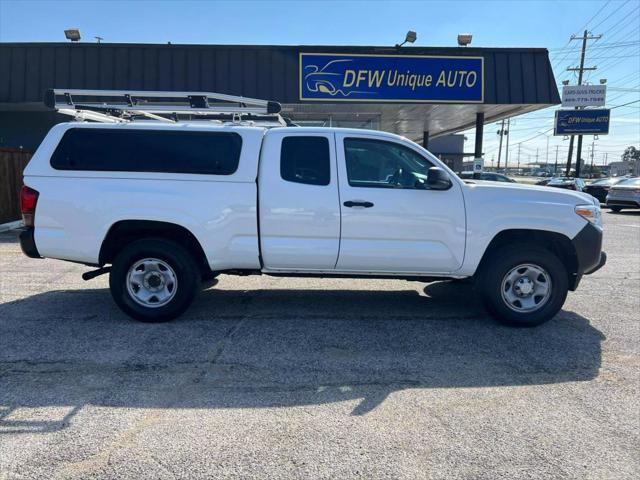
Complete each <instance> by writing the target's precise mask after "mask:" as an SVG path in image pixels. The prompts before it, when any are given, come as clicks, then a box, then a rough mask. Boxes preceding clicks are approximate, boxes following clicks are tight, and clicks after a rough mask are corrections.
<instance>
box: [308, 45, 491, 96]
mask: <svg viewBox="0 0 640 480" xmlns="http://www.w3.org/2000/svg"><path fill="white" fill-rule="evenodd" d="M300 100H316V101H331V102H335V101H349V102H369V103H376V102H407V103H422V102H430V103H447V102H449V103H482V102H483V101H484V62H483V58H482V57H457V56H455V57H434V56H423V55H421V56H416V55H356V54H353V55H349V54H325V53H301V54H300Z"/></svg>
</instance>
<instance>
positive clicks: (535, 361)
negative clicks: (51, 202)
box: [0, 212, 640, 480]
mask: <svg viewBox="0 0 640 480" xmlns="http://www.w3.org/2000/svg"><path fill="white" fill-rule="evenodd" d="M604 221H605V249H606V251H607V253H608V256H609V259H608V263H607V265H606V266H605V267H604V268H603V269H602V270H600V271H599V272H597V273H595V274H594V275H591V276H587V277H585V278H584V280H583V282H582V284H581V286H580V288H579V290H578V291H576V292H573V293H570V294H569V297H568V299H567V302H566V304H565V307H564V309H563V310H562V311H561V313H559V314H558V315H557V316H556V317H555V318H554V319H553V320H552V321H550V322H549V323H547V324H545V325H543V326H541V327H538V328H534V329H524V330H519V329H511V328H508V327H504V326H501V325H499V324H497V323H496V322H495V321H494V320H493V319H492V318H491V317H489V316H488V315H487V314H486V312H485V311H484V309H483V308H482V305H481V304H480V302H479V301H478V299H477V298H476V296H475V294H474V292H473V290H472V288H471V287H470V286H469V285H466V284H463V283H458V282H437V283H431V284H423V283H419V282H407V281H403V280H349V279H335V280H320V279H299V278H298V279H287V278H270V277H232V276H221V277H220V279H219V281H218V282H217V284H216V285H214V286H213V288H210V289H208V290H206V291H203V292H202V293H201V294H200V295H199V297H198V298H197V300H196V302H195V303H194V305H193V306H192V308H191V309H190V310H189V311H188V312H187V314H185V315H184V316H183V317H182V318H180V319H179V320H177V321H175V322H172V323H167V324H159V325H150V324H141V323H136V322H134V321H132V320H130V319H129V318H128V317H126V316H125V315H123V314H122V313H121V312H120V311H119V310H118V309H117V307H116V306H115V305H114V303H113V302H112V300H111V297H110V295H109V291H108V289H107V277H106V276H102V277H98V278H96V279H94V280H92V281H90V282H84V281H83V280H82V279H81V278H80V275H81V273H83V272H84V271H86V270H87V267H83V266H81V265H75V264H72V263H67V262H61V261H54V260H34V259H29V258H26V257H24V256H23V255H22V254H21V253H20V249H19V245H18V243H17V242H16V239H15V235H14V234H12V233H3V234H0V479H2V480H5V479H14V478H15V479H21V478H48V479H55V478H64V479H67V478H78V479H88V478H157V479H164V478H167V479H172V478H185V479H186V478H189V479H191V478H225V477H228V478H238V477H244V478H247V477H257V478H270V479H277V478H314V479H315V478H367V479H376V478H433V479H436V478H437V479H471V478H474V479H475V478H487V479H500V478H505V479H516V478H527V479H532V478H541V479H542V478H545V479H546V478H575V479H609V478H611V479H625V478H629V479H631V478H637V475H638V472H639V471H640V454H639V452H640V433H639V432H640V395H639V387H640V354H639V350H640V348H639V347H640V341H639V340H640V328H639V326H638V321H639V320H640V313H639V312H640V296H639V292H640V214H639V213H637V212H628V213H627V212H623V213H622V214H612V213H608V212H605V213H604Z"/></svg>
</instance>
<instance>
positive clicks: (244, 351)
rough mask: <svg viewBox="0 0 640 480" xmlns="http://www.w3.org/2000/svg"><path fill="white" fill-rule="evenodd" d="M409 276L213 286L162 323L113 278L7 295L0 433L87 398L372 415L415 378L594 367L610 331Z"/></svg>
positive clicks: (563, 376)
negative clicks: (396, 282) (107, 285)
mask: <svg viewBox="0 0 640 480" xmlns="http://www.w3.org/2000/svg"><path fill="white" fill-rule="evenodd" d="M407 285H409V287H408V289H407V290H396V291H375V292H374V291H368V290H318V289H316V290H302V289H281V290H278V289H274V288H271V287H270V288H269V289H254V290H225V289H212V290H208V291H205V292H202V294H201V295H200V297H199V299H197V300H196V302H195V303H194V305H193V307H192V308H191V310H189V311H188V312H187V313H186V314H185V315H184V316H183V317H182V318H181V319H179V320H177V321H175V322H172V323H165V324H141V323H137V322H133V321H131V320H129V319H128V318H127V317H125V316H124V315H123V314H121V313H120V311H119V310H117V308H116V307H115V306H114V304H113V303H112V301H111V298H110V295H109V292H108V290H106V289H97V290H68V291H52V292H47V293H42V294H38V295H34V296H31V297H27V298H24V299H21V300H17V301H14V302H9V303H5V304H0V436H1V435H2V434H16V433H23V432H29V433H33V432H51V431H56V430H61V429H64V428H65V427H67V426H68V425H69V424H70V423H73V422H75V421H78V422H81V421H82V419H81V416H78V415H77V414H78V413H80V412H81V411H82V408H83V407H84V406H85V405H94V406H95V405H97V406H109V407H123V408H210V409H220V408H229V409H235V408H267V407H291V406H305V405H319V404H326V403H332V402H352V403H353V408H352V415H364V414H366V413H368V412H370V411H372V410H373V409H375V408H376V407H377V406H379V405H380V404H381V403H382V402H384V400H385V399H386V398H387V397H388V396H389V395H391V394H393V393H394V392H399V391H402V390H405V389H412V388H420V389H431V388H433V389H435V388H438V389H443V388H477V387H506V386H529V385H543V384H552V383H560V382H576V381H588V380H591V379H593V378H595V377H596V376H597V375H598V369H599V367H600V361H601V342H602V340H603V339H604V336H603V335H602V333H601V332H600V331H599V330H597V329H595V328H594V327H593V326H592V325H591V324H590V322H589V320H588V319H586V318H583V317H581V316H580V315H578V314H576V313H573V312H569V311H562V312H560V313H559V314H558V316H557V317H556V318H555V319H553V320H552V321H550V322H549V323H547V324H545V325H543V326H541V327H538V328H534V329H512V328H508V327H504V326H501V325H499V324H497V323H496V322H495V321H494V320H492V319H491V318H490V317H489V316H488V315H487V314H486V313H485V311H484V310H483V309H482V307H481V305H480V303H479V302H478V300H477V298H476V297H475V295H474V294H473V291H472V289H471V287H470V286H469V285H464V284H456V283H453V282H439V283H433V284H430V285H428V286H427V287H426V288H424V290H416V289H413V286H415V284H409V283H408V284H407ZM44 407H47V408H44ZM33 409H37V410H33ZM425 409H426V410H428V405H426V406H425ZM43 411H51V412H52V413H51V414H50V415H51V417H47V415H46V414H44V413H43ZM427 413H428V412H427Z"/></svg>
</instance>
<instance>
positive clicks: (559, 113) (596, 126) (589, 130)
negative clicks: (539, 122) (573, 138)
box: [553, 108, 610, 135]
mask: <svg viewBox="0 0 640 480" xmlns="http://www.w3.org/2000/svg"><path fill="white" fill-rule="evenodd" d="M609 114H610V110H609V109H605V108H602V109H597V110H596V109H593V110H556V121H555V128H554V132H553V134H554V135H589V134H593V135H606V134H608V133H609Z"/></svg>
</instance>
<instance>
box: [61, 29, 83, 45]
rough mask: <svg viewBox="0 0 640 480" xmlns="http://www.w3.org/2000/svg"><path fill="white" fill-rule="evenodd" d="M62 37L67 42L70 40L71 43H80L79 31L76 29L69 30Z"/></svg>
mask: <svg viewBox="0 0 640 480" xmlns="http://www.w3.org/2000/svg"><path fill="white" fill-rule="evenodd" d="M64 36H65V37H67V40H71V41H72V42H79V41H80V30H79V29H77V28H69V29H68V30H65V31H64Z"/></svg>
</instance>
